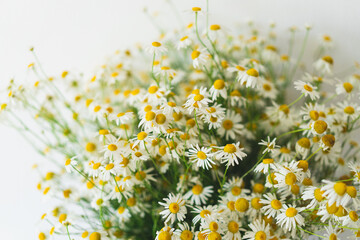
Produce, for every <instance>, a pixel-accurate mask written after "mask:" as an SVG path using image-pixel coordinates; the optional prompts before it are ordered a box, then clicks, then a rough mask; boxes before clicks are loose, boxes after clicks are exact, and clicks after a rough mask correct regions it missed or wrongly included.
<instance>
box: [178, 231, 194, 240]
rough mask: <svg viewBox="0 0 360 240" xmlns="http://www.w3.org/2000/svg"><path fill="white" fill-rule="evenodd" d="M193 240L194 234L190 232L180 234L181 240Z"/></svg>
mask: <svg viewBox="0 0 360 240" xmlns="http://www.w3.org/2000/svg"><path fill="white" fill-rule="evenodd" d="M192 239H193V233H192V232H191V231H189V230H184V231H182V232H181V234H180V240H192Z"/></svg>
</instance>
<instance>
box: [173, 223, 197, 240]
mask: <svg viewBox="0 0 360 240" xmlns="http://www.w3.org/2000/svg"><path fill="white" fill-rule="evenodd" d="M178 226H179V229H176V230H175V232H174V234H175V235H176V236H177V237H178V239H179V240H192V239H193V238H194V229H193V228H192V229H190V227H189V225H188V224H187V223H186V222H184V223H179V224H178Z"/></svg>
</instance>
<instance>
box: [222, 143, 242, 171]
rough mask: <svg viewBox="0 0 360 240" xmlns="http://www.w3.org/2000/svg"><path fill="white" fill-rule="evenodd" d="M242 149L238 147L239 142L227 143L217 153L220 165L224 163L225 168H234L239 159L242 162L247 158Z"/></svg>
mask: <svg viewBox="0 0 360 240" xmlns="http://www.w3.org/2000/svg"><path fill="white" fill-rule="evenodd" d="M243 149H244V148H241V147H240V142H237V143H229V144H226V145H225V146H224V147H222V148H221V149H220V150H219V151H218V152H217V157H218V158H219V159H221V163H226V165H227V166H234V165H235V164H239V159H240V160H243V158H244V157H246V156H247V154H246V153H244V152H243Z"/></svg>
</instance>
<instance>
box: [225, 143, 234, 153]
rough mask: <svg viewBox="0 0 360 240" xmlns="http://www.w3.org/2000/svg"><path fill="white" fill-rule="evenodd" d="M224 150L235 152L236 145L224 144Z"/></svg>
mask: <svg viewBox="0 0 360 240" xmlns="http://www.w3.org/2000/svg"><path fill="white" fill-rule="evenodd" d="M224 152H227V153H234V152H236V147H235V145H234V144H226V145H225V147H224Z"/></svg>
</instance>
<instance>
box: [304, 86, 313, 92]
mask: <svg viewBox="0 0 360 240" xmlns="http://www.w3.org/2000/svg"><path fill="white" fill-rule="evenodd" d="M304 89H305V90H306V91H308V92H312V91H313V88H312V87H311V86H310V85H308V84H305V85H304Z"/></svg>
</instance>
